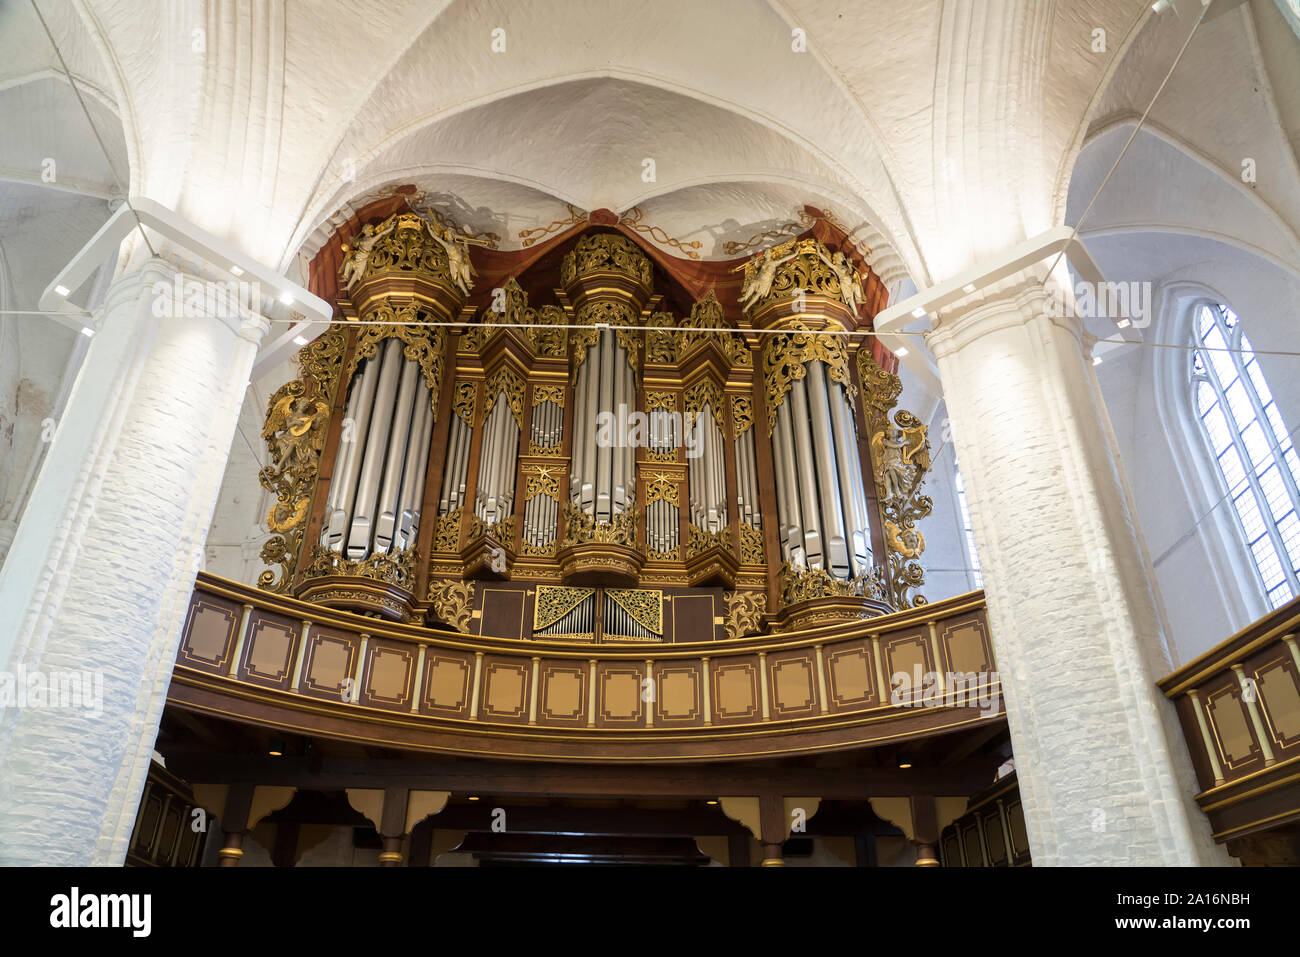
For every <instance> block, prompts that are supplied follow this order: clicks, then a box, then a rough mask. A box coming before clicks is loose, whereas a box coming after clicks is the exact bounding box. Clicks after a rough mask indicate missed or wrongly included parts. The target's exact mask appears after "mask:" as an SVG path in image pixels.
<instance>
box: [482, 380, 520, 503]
mask: <svg viewBox="0 0 1300 957" xmlns="http://www.w3.org/2000/svg"><path fill="white" fill-rule="evenodd" d="M483 428H484V432H483V448H482V452H481V454H480V456H479V477H478V491H477V492H476V494H475V512H476V514H477V515H478V517H479V518H481V519H483V521H484V522H486V523H487V524H489V525H495V524H497V523H499V522H502V521H504V520H505V519H506V518H507V517H508V516H509V515H510V512H511V506H512V504H513V500H514V488H515V460H516V458H517V456H518V454H519V423H518V421H517V420H516V419H515V417H514V413H513V412H511V410H510V401H509V399H508V398H507V397H506V394H505V393H504V392H499V393H497V396H496V401H495V403H494V405H493V407H492V411H491V413H490V414H489V415H488V419H487V422H486V423H484V427H483Z"/></svg>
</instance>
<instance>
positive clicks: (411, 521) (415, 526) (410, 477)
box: [397, 382, 433, 550]
mask: <svg viewBox="0 0 1300 957" xmlns="http://www.w3.org/2000/svg"><path fill="white" fill-rule="evenodd" d="M430 398H431V397H430V394H429V387H428V386H427V385H425V384H424V383H423V382H421V383H420V385H419V388H417V389H416V390H415V420H414V422H412V423H411V443H412V447H411V451H410V452H409V453H408V454H407V457H406V471H405V472H404V473H403V475H402V497H401V501H400V503H399V512H398V515H399V517H400V518H399V521H400V524H399V527H398V536H397V543H398V544H397V548H398V550H405V549H407V548H411V547H413V546H414V545H415V539H416V536H417V535H418V534H419V531H420V509H421V506H422V502H423V500H424V476H425V470H426V469H427V468H428V466H429V442H430V440H431V439H432V438H433V408H432V406H431V405H430Z"/></svg>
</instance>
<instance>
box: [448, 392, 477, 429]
mask: <svg viewBox="0 0 1300 957" xmlns="http://www.w3.org/2000/svg"><path fill="white" fill-rule="evenodd" d="M477 398H478V390H477V389H475V387H474V383H473V382H463V381H462V382H457V383H456V390H455V392H454V393H453V394H452V398H451V411H452V412H455V413H456V415H457V416H458V417H459V418H460V420H461V421H462V422H464V423H465V424H466V425H468V426H470V427H473V425H474V405H475V402H476V401H477Z"/></svg>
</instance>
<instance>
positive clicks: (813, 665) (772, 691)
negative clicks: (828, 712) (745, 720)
mask: <svg viewBox="0 0 1300 957" xmlns="http://www.w3.org/2000/svg"><path fill="white" fill-rule="evenodd" d="M767 690H768V697H769V699H770V700H769V707H770V709H771V715H772V717H773V718H774V719H776V720H778V721H779V720H781V719H783V718H803V717H807V716H809V715H814V714H820V713H821V706H820V704H819V703H818V700H817V659H816V656H815V653H814V652H813V650H812V649H811V648H801V649H799V650H798V651H786V652H781V653H779V654H772V655H768V656H767Z"/></svg>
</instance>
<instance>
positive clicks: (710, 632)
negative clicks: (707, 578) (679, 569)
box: [664, 595, 718, 644]
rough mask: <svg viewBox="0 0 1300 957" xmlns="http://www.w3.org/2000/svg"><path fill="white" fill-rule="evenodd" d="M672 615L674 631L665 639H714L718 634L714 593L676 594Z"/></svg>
mask: <svg viewBox="0 0 1300 957" xmlns="http://www.w3.org/2000/svg"><path fill="white" fill-rule="evenodd" d="M672 609H673V613H672V616H671V621H672V633H671V634H670V635H665V636H664V640H665V641H672V642H675V643H678V644H680V643H682V642H688V641H713V640H714V638H715V637H716V636H717V631H716V627H715V626H714V624H713V619H714V618H715V617H716V616H717V614H718V612H717V610H716V608H715V606H714V602H713V596H712V595H674V596H673V600H672Z"/></svg>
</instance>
